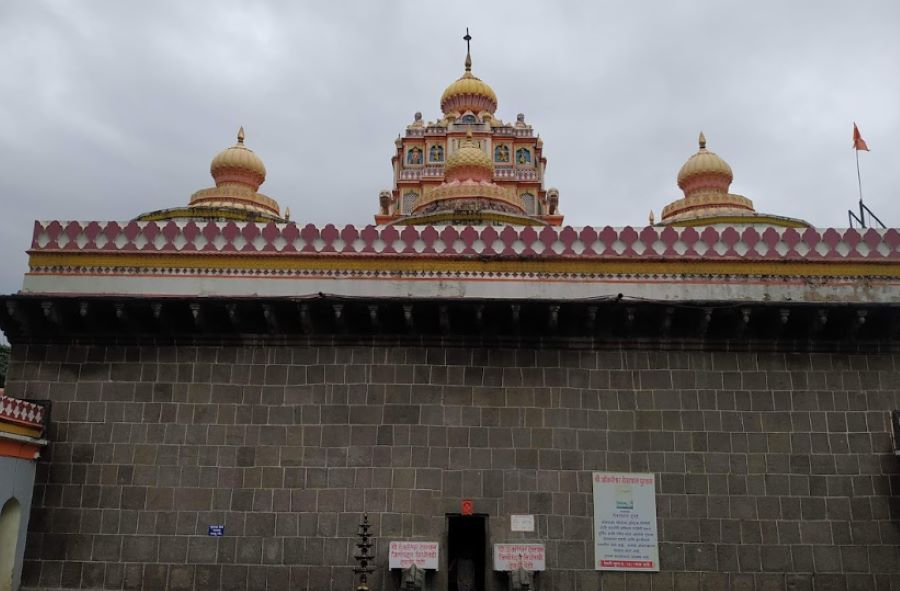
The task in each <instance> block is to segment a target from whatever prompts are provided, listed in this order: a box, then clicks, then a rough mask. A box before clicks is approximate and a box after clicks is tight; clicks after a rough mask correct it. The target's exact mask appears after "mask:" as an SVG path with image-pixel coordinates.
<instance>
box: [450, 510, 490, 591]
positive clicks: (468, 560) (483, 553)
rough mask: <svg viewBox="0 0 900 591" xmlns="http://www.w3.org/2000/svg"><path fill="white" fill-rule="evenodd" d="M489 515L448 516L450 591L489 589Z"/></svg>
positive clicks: (483, 590) (481, 590)
mask: <svg viewBox="0 0 900 591" xmlns="http://www.w3.org/2000/svg"><path fill="white" fill-rule="evenodd" d="M486 541H487V515H448V516H447V574H448V583H447V590H448V591H485V589H486V588H485V585H484V582H485V562H486V557H487V550H486V545H485V544H486Z"/></svg>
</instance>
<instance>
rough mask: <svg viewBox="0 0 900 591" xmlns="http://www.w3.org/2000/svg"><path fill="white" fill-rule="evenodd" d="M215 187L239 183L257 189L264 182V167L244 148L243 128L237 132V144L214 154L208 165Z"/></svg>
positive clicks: (258, 158) (249, 150) (257, 157)
mask: <svg viewBox="0 0 900 591" xmlns="http://www.w3.org/2000/svg"><path fill="white" fill-rule="evenodd" d="M209 172H210V173H211V174H212V176H213V178H214V179H215V180H216V185H219V184H221V183H225V182H239V183H246V184H250V185H254V190H255V189H258V188H259V186H260V185H261V184H263V182H264V181H265V180H266V166H265V165H264V164H263V161H262V160H261V159H260V157H259V156H257V155H256V154H255V153H254V152H253V150H251V149H250V148H247V147H245V146H244V128H243V127H241V128H240V129H239V130H238V135H237V143H236V144H235V145H233V146H231V147H230V148H226V149H224V150H222V151H221V152H219V153H218V154H216V156H215V158H213V159H212V162H211V163H210V165H209Z"/></svg>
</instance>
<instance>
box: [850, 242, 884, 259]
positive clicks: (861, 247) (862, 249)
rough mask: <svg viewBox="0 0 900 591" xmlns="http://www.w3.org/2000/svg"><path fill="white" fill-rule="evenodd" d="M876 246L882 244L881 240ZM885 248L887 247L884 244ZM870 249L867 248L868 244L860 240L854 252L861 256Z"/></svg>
mask: <svg viewBox="0 0 900 591" xmlns="http://www.w3.org/2000/svg"><path fill="white" fill-rule="evenodd" d="M878 246H879V247H880V246H884V242H882V243H881V244H879V245H878ZM885 248H887V247H886V246H885ZM870 251H871V249H870V248H869V245H868V244H866V243H865V242H860V243H859V244H857V245H856V252H858V253H859V254H861V255H862V256H866V255H867V254H869V252H870Z"/></svg>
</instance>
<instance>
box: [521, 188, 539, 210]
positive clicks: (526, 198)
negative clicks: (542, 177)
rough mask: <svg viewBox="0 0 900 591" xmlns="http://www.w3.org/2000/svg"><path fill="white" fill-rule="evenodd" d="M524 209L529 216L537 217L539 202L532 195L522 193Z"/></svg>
mask: <svg viewBox="0 0 900 591" xmlns="http://www.w3.org/2000/svg"><path fill="white" fill-rule="evenodd" d="M522 207H524V208H525V213H527V214H528V215H537V200H536V199H535V198H534V195H532V194H531V193H522Z"/></svg>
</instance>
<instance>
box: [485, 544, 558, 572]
mask: <svg viewBox="0 0 900 591" xmlns="http://www.w3.org/2000/svg"><path fill="white" fill-rule="evenodd" d="M546 567H547V560H546V558H545V553H544V545H543V544H494V570H507V571H511V570H519V569H520V568H523V569H525V570H530V571H539V570H544V569H545V568H546Z"/></svg>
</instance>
